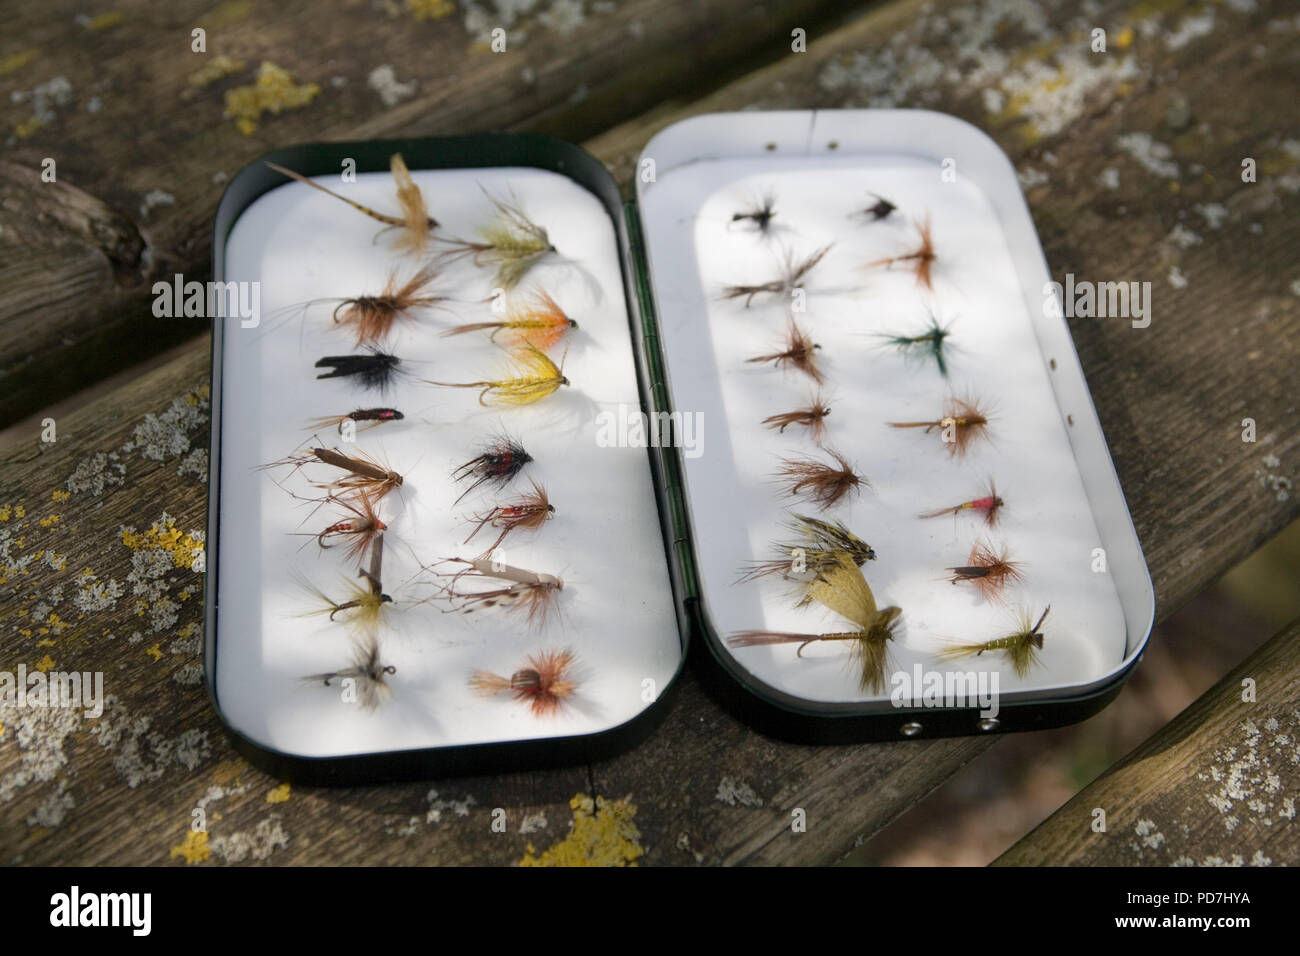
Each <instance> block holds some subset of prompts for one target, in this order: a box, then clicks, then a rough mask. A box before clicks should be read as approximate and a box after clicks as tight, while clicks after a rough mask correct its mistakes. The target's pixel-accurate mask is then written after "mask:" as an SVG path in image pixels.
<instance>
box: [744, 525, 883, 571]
mask: <svg viewBox="0 0 1300 956" xmlns="http://www.w3.org/2000/svg"><path fill="white" fill-rule="evenodd" d="M792 517H793V520H792V521H790V522H788V523H787V527H788V528H789V529H790V531H791V533H792V535H794V536H795V537H794V539H793V540H792V541H790V542H778V543H775V544H773V545H772V550H773V551H774V552H776V553H777V554H778V555H780V557H776V558H772V559H771V560H768V561H756V562H754V563H752V564H751V565H750V566H749V568H748V569H747V570H746V571H745V572H744V573H743V574H742V575H741V576H740V579H739V580H738V581H737V583H738V584H739V583H743V582H745V581H753V580H755V579H757V578H761V577H764V576H766V575H770V574H782V575H785V576H786V577H789V576H790V575H793V574H809V575H813V576H814V577H816V576H820V575H822V574H825V573H826V572H828V571H832V570H834V569H835V568H837V567H839V565H840V559H841V558H844V557H847V558H848V559H849V560H850V561H852V562H853V566H854V567H861V566H862V565H864V564H866V563H867V562H868V561H871V560H874V559H875V557H876V552H875V551H874V550H873V549H872V547H871V545H869V544H867V543H866V542H865V541H863V540H862V539H861V538H859V537H858V536H857V535H856V534H854V533H853V532H852V531H850V530H849V529H848V528H846V527H845V526H844V523H843V522H842V521H823V520H822V519H820V518H813V517H810V516H808V515H801V514H795V515H793V516H792Z"/></svg>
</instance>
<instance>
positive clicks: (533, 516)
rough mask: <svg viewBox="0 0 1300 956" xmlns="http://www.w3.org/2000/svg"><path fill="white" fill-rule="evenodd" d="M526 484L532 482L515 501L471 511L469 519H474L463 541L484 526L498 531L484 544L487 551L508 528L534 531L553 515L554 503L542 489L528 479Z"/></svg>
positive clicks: (507, 533) (511, 530)
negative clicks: (471, 515)
mask: <svg viewBox="0 0 1300 956" xmlns="http://www.w3.org/2000/svg"><path fill="white" fill-rule="evenodd" d="M529 484H531V485H532V486H533V490H532V491H528V492H525V493H524V494H523V495H522V496H521V497H520V498H518V499H516V500H515V501H512V502H510V503H509V504H504V505H497V506H496V507H495V508H493V509H492V510H491V511H488V512H486V513H484V514H481V515H475V516H474V519H473V520H474V521H475V522H476V524H475V527H474V530H473V532H471V533H470V536H469V537H468V538H466V539H465V541H464V543H465V544H469V543H470V541H472V540H474V536H475V535H477V534H478V533H479V532H480V531H482V530H483V528H484V526H489V527H492V528H495V529H498V530H499V531H500V532H501V533H500V534H498V535H497V538H496V540H495V541H493V542H492V543H491V544H490V545H488V547H487V551H488V552H491V551H493V550H495V549H496V548H497V546H499V545H500V544H501V542H502V541H504V540H505V539H506V536H507V535H509V534H510V533H511V532H513V531H538V530H540V529H541V527H542V525H544V524H546V522H547V521H549V520H550V519H551V518H553V517H555V505H553V504H551V500H550V498H548V497H547V495H546V489H545V488H543V487H542V486H541V485H539V484H538V483H537V482H535V481H532V480H531V479H530V481H529Z"/></svg>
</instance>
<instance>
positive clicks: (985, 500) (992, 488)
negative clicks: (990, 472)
mask: <svg viewBox="0 0 1300 956" xmlns="http://www.w3.org/2000/svg"><path fill="white" fill-rule="evenodd" d="M1003 505H1005V502H1004V501H1003V500H1002V498H1001V496H999V495H998V488H997V485H995V484H994V483H993V479H992V478H990V479H989V484H988V488H987V490H986V491H985V493H984V494H983V495H981V496H980V497H978V498H972V499H971V500H970V501H963V502H962V503H961V504H959V505H953V506H952V507H951V508H936V509H935V510H934V511H923V512H921V513H920V514H919V515H917V517H918V518H938V517H941V516H942V515H956V514H961V513H962V512H963V511H974V512H977V513H979V514H980V515H982V516H983V518H984V523H985V524H987V525H988V526H989V527H990V528H991V527H993V526H994V525H996V524H997V523H998V516H999V515H1000V514H1001V512H1002V508H1003Z"/></svg>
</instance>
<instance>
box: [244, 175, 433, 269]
mask: <svg viewBox="0 0 1300 956" xmlns="http://www.w3.org/2000/svg"><path fill="white" fill-rule="evenodd" d="M266 165H268V166H270V167H271V168H272V169H274V170H275V171H276V172H277V173H281V174H282V175H285V176H288V177H289V178H290V179H296V180H297V181H298V182H300V183H302V184H303V185H305V186H310V187H311V188H312V189H319V190H320V191H321V192H323V193H325V195H327V196H333V197H334V198H335V199H338V200H340V201H342V202H345V203H347V204H348V205H349V206H351V207H352V208H353V209H355V210H357V211H358V212H361V213H364V214H365V215H367V216H369V217H370V218H371V219H374V220H376V221H377V222H382V223H383V224H384V225H385V226H386V227H387V229H381V230H380V232H379V235H383V233H385V232H387V231H388V229H399V230H401V232H400V234H399V235H398V237H397V241H396V242H395V243H394V248H396V249H398V250H399V251H404V252H412V253H415V254H416V255H424V251H425V248H426V246H427V245H428V243H429V233H430V232H432V231H433V230H434V229H436V228H438V222H437V220H436V219H434V218H433V217H432V216H430V215H429V211H428V209H427V207H426V206H425V203H424V196H423V194H422V193H421V192H420V187H419V186H417V185H415V180H413V179H412V178H411V171H410V170H409V169H407V168H406V162H405V160H403V159H402V154H401V153H394V154H393V155H392V156H391V157H389V160H388V165H389V169H390V170H391V171H392V173H393V179H394V180H395V181H396V183H397V205H398V206H399V207H400V208H401V210H402V214H401V215H400V216H389V215H385V214H384V213H381V212H376V211H375V210H373V209H371V208H370V207H369V206H363V205H361V204H360V203H358V202H353V201H352V200H351V199H348V198H347V197H346V196H340V195H339V194H338V193H336V192H334V191H333V190H332V189H326V188H325V187H324V186H322V185H321V184H320V183H318V182H316V181H315V180H312V179H308V178H307V177H306V176H304V175H302V174H301V173H295V172H294V171H293V170H292V169H286V168H285V167H283V166H281V165H279V164H278V163H272V162H270V161H267V163H266ZM379 235H376V236H375V238H376V239H378V238H379Z"/></svg>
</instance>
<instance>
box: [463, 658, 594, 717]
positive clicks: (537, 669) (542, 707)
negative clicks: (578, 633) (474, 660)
mask: <svg viewBox="0 0 1300 956" xmlns="http://www.w3.org/2000/svg"><path fill="white" fill-rule="evenodd" d="M576 662H577V655H575V654H574V653H573V651H572V650H569V649H568V648H566V649H564V650H550V651H542V652H541V653H540V654H530V655H528V657H527V658H525V660H524V666H523V667H521V668H520V669H519V670H517V671H515V672H514V673H513V674H511V675H510V676H509V677H502V676H500V675H498V674H493V673H490V672H489V671H482V670H476V671H474V673H473V674H471V675H470V678H469V686H470V687H471V688H472V689H473V690H474V691H475V692H476V693H479V694H484V695H496V694H505V693H509V694H511V695H513V696H514V698H515V700H517V701H519V702H521V703H526V704H528V707H529V709H530V710H532V712H533V714H534V716H537V717H546V716H549V715H551V714H554V713H555V712H556V711H558V710H559V709H560V705H561V704H563V703H564V702H565V701H566V700H568V699H569V698H570V697H572V696H573V693H574V691H576V690H577V688H578V685H577V683H576V682H575V681H574V679H573V676H572V672H573V667H574V664H575V663H576Z"/></svg>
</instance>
